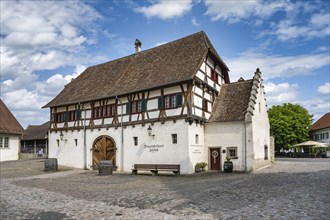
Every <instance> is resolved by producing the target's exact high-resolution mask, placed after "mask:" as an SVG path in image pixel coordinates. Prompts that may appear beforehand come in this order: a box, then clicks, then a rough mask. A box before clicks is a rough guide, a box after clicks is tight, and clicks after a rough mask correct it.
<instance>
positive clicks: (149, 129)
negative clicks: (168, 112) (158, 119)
mask: <svg viewBox="0 0 330 220" xmlns="http://www.w3.org/2000/svg"><path fill="white" fill-rule="evenodd" d="M147 131H148V135H149V136H152V138H155V135H154V134H152V128H151V127H150V125H149V127H148V129H147Z"/></svg>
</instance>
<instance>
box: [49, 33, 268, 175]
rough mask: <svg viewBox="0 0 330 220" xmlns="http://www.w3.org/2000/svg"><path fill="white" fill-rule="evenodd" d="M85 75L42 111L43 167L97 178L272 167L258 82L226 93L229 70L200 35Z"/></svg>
mask: <svg viewBox="0 0 330 220" xmlns="http://www.w3.org/2000/svg"><path fill="white" fill-rule="evenodd" d="M140 47H141V42H140V41H138V40H137V41H136V53H134V54H132V55H130V56H127V57H123V58H120V59H117V60H113V61H110V62H107V63H103V64H99V65H96V66H92V67H89V68H87V69H86V70H85V71H84V72H83V73H82V74H81V75H80V76H78V77H77V78H76V79H74V80H73V81H72V82H70V83H69V84H68V85H66V86H65V88H64V89H63V91H61V92H60V94H58V95H57V96H56V97H55V98H54V99H53V100H52V101H51V102H49V103H48V104H47V105H46V106H45V107H49V108H50V115H51V117H50V122H51V125H50V132H49V157H50V158H57V159H58V162H59V164H60V165H66V166H73V167H78V168H88V169H91V168H96V167H97V166H98V164H99V161H100V160H112V161H113V165H114V166H115V167H116V168H117V170H119V171H131V169H132V166H133V165H134V164H148V163H149V164H180V166H181V173H192V172H194V167H195V164H196V163H197V162H207V163H208V167H207V169H210V170H223V166H222V164H223V162H224V161H225V158H226V156H230V157H231V158H232V161H233V162H234V170H240V171H251V170H256V169H259V168H262V167H265V166H269V165H270V159H269V158H268V155H269V149H270V147H269V122H268V115H267V111H266V104H265V99H264V92H263V86H262V79H261V73H260V71H259V69H257V71H256V73H255V75H254V77H253V79H251V80H246V81H245V80H243V79H240V80H239V82H236V83H230V81H229V75H228V71H229V69H228V67H227V66H226V64H225V63H224V62H223V61H222V59H221V58H220V57H219V55H218V54H217V52H216V51H215V49H214V47H213V46H212V44H211V42H210V41H209V39H208V37H207V36H206V34H205V33H204V32H198V33H196V34H193V35H190V36H187V37H184V38H182V39H179V40H176V41H173V42H170V43H167V44H164V45H161V46H158V47H155V48H152V49H149V50H145V51H143V50H142V51H141V48H140Z"/></svg>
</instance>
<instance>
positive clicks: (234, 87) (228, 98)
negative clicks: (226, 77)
mask: <svg viewBox="0 0 330 220" xmlns="http://www.w3.org/2000/svg"><path fill="white" fill-rule="evenodd" d="M252 85H253V80H252V79H251V80H246V81H244V80H243V79H242V78H241V79H239V81H238V82H235V83H229V84H224V85H222V87H221V90H220V94H219V96H218V97H217V98H216V101H215V105H214V107H213V109H212V114H211V117H210V119H209V122H226V121H244V120H245V114H246V112H247V110H248V106H249V101H250V96H251V90H252Z"/></svg>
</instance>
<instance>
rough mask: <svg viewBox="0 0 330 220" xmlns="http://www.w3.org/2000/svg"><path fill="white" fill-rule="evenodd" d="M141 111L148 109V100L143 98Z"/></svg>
mask: <svg viewBox="0 0 330 220" xmlns="http://www.w3.org/2000/svg"><path fill="white" fill-rule="evenodd" d="M141 111H142V112H145V111H147V100H145V99H142V100H141Z"/></svg>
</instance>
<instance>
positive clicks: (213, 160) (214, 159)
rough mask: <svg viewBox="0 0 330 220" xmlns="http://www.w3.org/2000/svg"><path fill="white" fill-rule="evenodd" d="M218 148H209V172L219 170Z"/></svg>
mask: <svg viewBox="0 0 330 220" xmlns="http://www.w3.org/2000/svg"><path fill="white" fill-rule="evenodd" d="M220 155H221V154H220V148H210V167H211V170H220V168H221V167H220V164H221V163H220V162H221V161H220Z"/></svg>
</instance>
